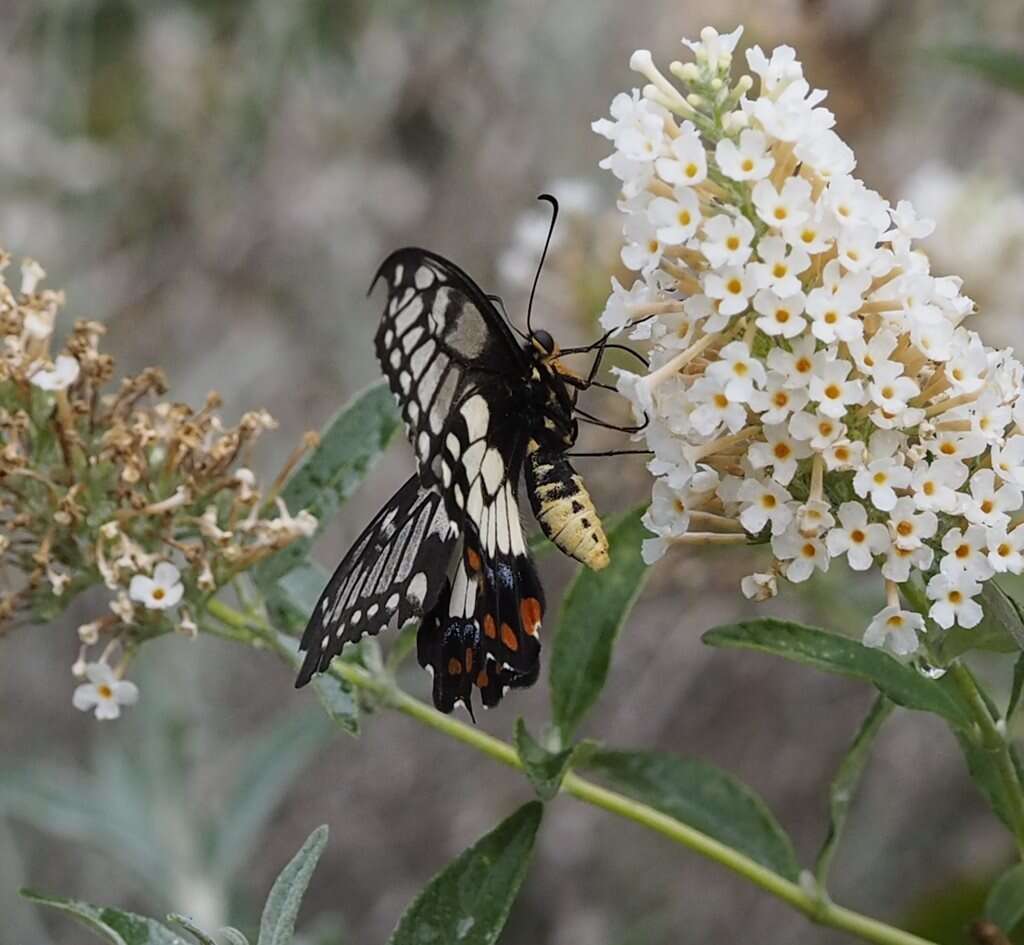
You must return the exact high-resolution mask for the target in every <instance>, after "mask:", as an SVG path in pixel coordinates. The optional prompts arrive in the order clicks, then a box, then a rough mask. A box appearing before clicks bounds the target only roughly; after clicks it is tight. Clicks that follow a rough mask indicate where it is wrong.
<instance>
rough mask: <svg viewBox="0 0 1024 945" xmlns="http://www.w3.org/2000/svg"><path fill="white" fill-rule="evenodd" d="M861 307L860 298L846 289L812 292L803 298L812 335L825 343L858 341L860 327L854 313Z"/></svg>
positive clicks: (861, 330) (816, 290)
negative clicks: (805, 300) (805, 302)
mask: <svg viewBox="0 0 1024 945" xmlns="http://www.w3.org/2000/svg"><path fill="white" fill-rule="evenodd" d="M861 304H862V302H861V299H860V296H858V295H855V294H854V293H852V292H850V291H847V290H843V291H840V292H832V291H830V290H829V289H827V288H817V289H812V290H811V292H810V293H809V294H808V296H807V305H806V310H807V315H808V317H809V318H810V319H811V331H812V332H814V336H815V337H816V338H820V339H821V340H822V341H824V342H825V343H826V344H832V342H834V341H846V342H851V341H855V340H857V339H858V338H860V337H861V336H862V335H863V334H864V324H863V322H861V320H860V319H859V318H857V317H856V312H857V310H858V309H859V308H860V307H861Z"/></svg>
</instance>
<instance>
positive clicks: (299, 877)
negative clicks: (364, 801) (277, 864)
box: [257, 824, 327, 945]
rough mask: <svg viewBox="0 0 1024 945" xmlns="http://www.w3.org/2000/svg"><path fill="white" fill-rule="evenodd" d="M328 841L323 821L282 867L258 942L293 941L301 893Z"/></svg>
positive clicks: (262, 944) (283, 944) (266, 944)
mask: <svg viewBox="0 0 1024 945" xmlns="http://www.w3.org/2000/svg"><path fill="white" fill-rule="evenodd" d="M326 845H327V825H326V824H323V825H321V826H319V827H317V828H316V830H314V831H313V832H312V833H311V834H310V835H309V837H308V838H307V840H306V842H305V843H304V844H303V845H302V849H301V850H299V852H298V853H296V854H295V856H294V857H293V858H292V861H291V862H290V863H289V864H288V865H287V866H286V867H285V868H284V869H283V870H281V874H280V875H279V876H278V877H277V879H276V880H275V881H274V885H273V887H272V888H271V890H270V895H269V896H268V897H267V904H266V905H265V906H264V907H263V918H262V919H260V937H259V939H257V945H291V940H292V935H293V934H294V933H295V919H296V918H297V917H298V914H299V906H300V905H301V903H302V897H303V896H304V895H305V894H306V887H307V886H309V880H310V878H311V877H312V875H313V870H314V869H316V864H317V860H319V859H320V854H321V853H323V850H324V847H325V846H326Z"/></svg>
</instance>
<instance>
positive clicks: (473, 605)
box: [296, 198, 609, 715]
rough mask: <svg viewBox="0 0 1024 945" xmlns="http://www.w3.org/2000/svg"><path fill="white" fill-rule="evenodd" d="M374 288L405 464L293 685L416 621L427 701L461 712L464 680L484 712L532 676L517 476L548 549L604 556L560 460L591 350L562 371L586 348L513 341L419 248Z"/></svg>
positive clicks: (499, 321)
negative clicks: (380, 291)
mask: <svg viewBox="0 0 1024 945" xmlns="http://www.w3.org/2000/svg"><path fill="white" fill-rule="evenodd" d="M545 199H547V198H545ZM550 199H551V200H552V203H553V206H555V211H556V214H557V205H556V204H554V201H553V198H550ZM553 223H554V221H553V220H552V225H553ZM549 238H550V234H549ZM545 249H546V247H545ZM542 262H543V257H542ZM380 281H383V282H384V283H385V285H386V287H387V302H386V304H385V308H384V313H383V317H382V319H381V323H380V326H379V329H378V331H377V335H376V351H377V357H378V359H379V361H380V364H381V367H382V369H383V371H384V374H385V375H386V377H387V380H388V383H389V385H390V387H391V390H392V392H393V394H394V396H395V400H396V402H397V404H398V407H399V409H400V411H401V414H402V418H403V420H404V421H405V428H406V432H407V434H408V438H409V442H410V443H411V444H412V446H413V449H414V450H415V453H416V472H415V474H414V475H413V476H412V477H410V479H409V480H408V481H407V482H406V483H405V484H404V485H403V486H402V487H401V488H400V489H399V490H398V492H397V493H396V494H395V495H394V496H393V497H392V499H391V500H390V501H389V502H388V503H387V504H386V505H385V506H384V507H383V508H382V509H381V510H380V511H379V512H378V513H377V515H376V516H375V517H374V519H373V520H372V521H371V522H370V524H369V525H368V526H367V527H366V529H365V530H364V531H363V533H362V534H361V535H360V536H359V538H358V539H357V540H356V542H355V544H354V545H353V546H352V548H351V550H350V551H349V552H348V554H346V555H345V557H344V558H343V559H342V561H341V563H340V564H339V565H338V567H337V570H336V571H335V572H334V575H333V576H332V577H331V579H330V581H329V582H328V584H327V587H326V588H325V589H324V591H323V593H322V594H321V596H320V598H319V600H318V601H317V604H316V606H315V608H314V611H313V613H312V615H311V617H310V619H309V624H308V626H307V627H306V630H305V633H304V634H303V637H302V641H301V644H300V649H301V650H302V651H304V652H305V659H304V662H303V664H302V667H301V669H300V672H299V675H298V679H297V680H296V687H301V686H303V685H305V684H306V683H307V682H309V680H310V679H311V678H312V676H313V675H314V674H315V673H317V672H323V671H324V670H326V669H327V667H328V666H329V665H330V662H331V660H332V659H333V658H334V657H335V656H336V655H338V653H340V652H341V650H342V648H343V647H344V646H345V644H346V643H353V642H355V641H357V640H359V639H360V638H361V637H362V636H363V635H364V634H376V633H378V632H379V631H380V630H381V629H383V628H384V627H385V626H388V625H389V624H390V623H391V622H392V621H393V620H394V619H395V618H396V617H397V623H398V625H399V626H403V625H404V624H405V623H406V622H407V621H409V620H410V619H412V618H417V617H418V618H420V625H419V629H418V632H417V641H416V642H417V656H418V659H419V663H420V665H421V666H423V667H424V668H426V669H427V670H429V671H430V672H432V674H433V702H434V705H435V706H436V707H437V708H438V709H440V710H441V711H442V712H451V711H452V709H453V708H454V706H455V705H456V703H459V702H461V703H463V704H464V705H465V707H466V708H467V709H468V710H469V712H470V715H472V714H473V704H472V697H473V691H474V689H475V690H479V695H480V699H481V701H482V702H483V704H484V705H485V706H488V707H490V706H494V705H497V704H498V702H500V701H501V698H502V696H503V695H504V693H505V692H506V691H507V690H508V689H510V688H511V689H515V688H520V687H524V686H529V685H531V684H532V683H534V682H535V681H536V679H537V676H538V674H539V671H540V628H541V623H542V620H543V616H544V606H545V605H544V591H543V588H542V586H541V582H540V579H539V577H538V574H537V570H536V567H535V566H534V562H533V559H532V557H531V555H530V551H529V549H528V547H527V542H526V539H525V537H524V533H523V527H522V522H521V520H520V514H519V502H518V500H519V480H520V477H523V478H524V479H525V483H526V491H527V495H528V497H529V502H530V506H531V507H532V510H533V513H534V515H535V516H536V518H537V520H538V522H539V524H540V526H541V530H542V531H543V533H544V534H545V535H546V536H547V537H548V538H549V539H550V540H551V541H552V542H553V543H554V544H555V545H556V546H557V547H558V548H560V549H561V550H562V551H563V552H565V553H566V554H568V555H570V556H571V557H573V558H576V559H577V560H579V561H581V562H582V563H583V564H585V565H587V566H589V567H591V568H593V569H595V570H600V569H601V568H603V567H605V566H606V565H607V564H608V560H609V557H608V554H609V551H608V540H607V538H606V536H605V533H604V530H603V527H602V524H601V518H600V516H599V515H598V513H597V510H596V509H595V507H594V503H593V501H592V500H591V498H590V495H589V493H588V492H587V490H586V487H585V486H584V485H583V482H582V480H581V478H580V476H579V475H578V473H577V472H576V471H575V469H574V468H573V467H572V465H571V463H570V459H569V456H568V455H567V452H568V450H569V449H570V448H571V447H572V446H573V445H574V444H575V442H576V438H577V435H578V432H579V427H578V422H577V418H576V414H577V412H578V410H577V407H576V397H577V394H578V392H579V391H580V390H585V389H586V388H587V387H589V386H591V385H592V384H595V383H597V382H596V381H594V375H595V374H596V371H597V367H598V365H599V363H600V354H603V350H604V347H603V346H602V347H601V349H600V353H599V354H598V356H597V357H596V358H595V360H594V364H593V366H592V368H591V371H590V376H589V377H587V378H583V377H580V376H579V375H576V374H574V373H573V372H571V371H570V370H569V369H568V368H566V367H565V366H564V365H563V364H562V363H561V361H560V357H561V355H563V354H566V353H579V352H581V351H589V350H592V349H593V348H594V345H591V346H588V347H586V348H578V349H566V351H564V352H562V351H560V349H559V348H558V346H557V345H556V344H555V341H554V339H553V338H552V337H551V335H550V334H549V333H548V332H546V331H543V330H537V331H534V330H532V329H529V328H528V330H527V332H526V333H525V335H524V338H525V340H524V341H523V342H520V341H519V340H517V338H516V337H515V335H514V334H513V330H512V326H511V324H510V322H509V321H508V320H507V317H505V316H504V315H503V314H502V312H499V310H498V308H497V307H496V305H495V301H496V297H494V296H488V295H487V294H486V293H485V292H484V291H483V290H482V289H481V288H480V287H479V286H478V285H477V284H476V283H475V282H474V281H473V280H472V279H471V278H470V277H469V276H468V275H467V274H466V273H465V272H463V271H462V270H461V269H460V268H459V267H458V266H456V265H455V264H454V263H452V262H450V261H449V260H447V259H445V258H443V257H442V256H439V255H437V254H435V253H432V252H430V251H428V250H424V249H417V248H412V247H410V248H405V249H399V250H397V251H396V252H394V253H392V254H391V255H390V256H388V258H387V259H385V260H384V262H383V263H382V264H381V266H380V268H379V269H378V271H377V274H376V276H375V277H374V281H373V283H372V284H371V287H370V291H371V292H372V291H373V289H374V287H375V286H376V285H377V283H378V282H380ZM534 288H536V280H535V282H534ZM531 302H532V293H531ZM527 324H528V325H529V317H528V319H527ZM521 334H522V333H521ZM604 341H605V342H607V337H605V338H604ZM599 386H603V385H599ZM582 415H583V416H584V417H590V416H591V415H589V414H582Z"/></svg>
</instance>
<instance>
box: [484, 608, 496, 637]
mask: <svg viewBox="0 0 1024 945" xmlns="http://www.w3.org/2000/svg"><path fill="white" fill-rule="evenodd" d="M484 633H485V634H486V635H487V636H489V637H490V638H491V639H492V640H494V639H496V638H497V636H498V628H497V627H496V626H495V625H494V618H493V617H492V616H491V615H490V614H487V615H486V616H485V617H484Z"/></svg>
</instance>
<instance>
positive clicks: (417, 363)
mask: <svg viewBox="0 0 1024 945" xmlns="http://www.w3.org/2000/svg"><path fill="white" fill-rule="evenodd" d="M436 347H437V346H436V345H435V344H434V342H433V339H428V340H427V341H424V342H423V344H422V345H421V346H420V347H419V348H417V349H416V351H414V352H413V355H412V357H411V358H410V359H409V366H410V368H411V369H412V376H413V377H419V376H420V375H421V374H422V373H423V372H424V371H425V370H426V368H427V364H428V362H429V361H430V359H431V357H432V356H433V354H434V348H436Z"/></svg>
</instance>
